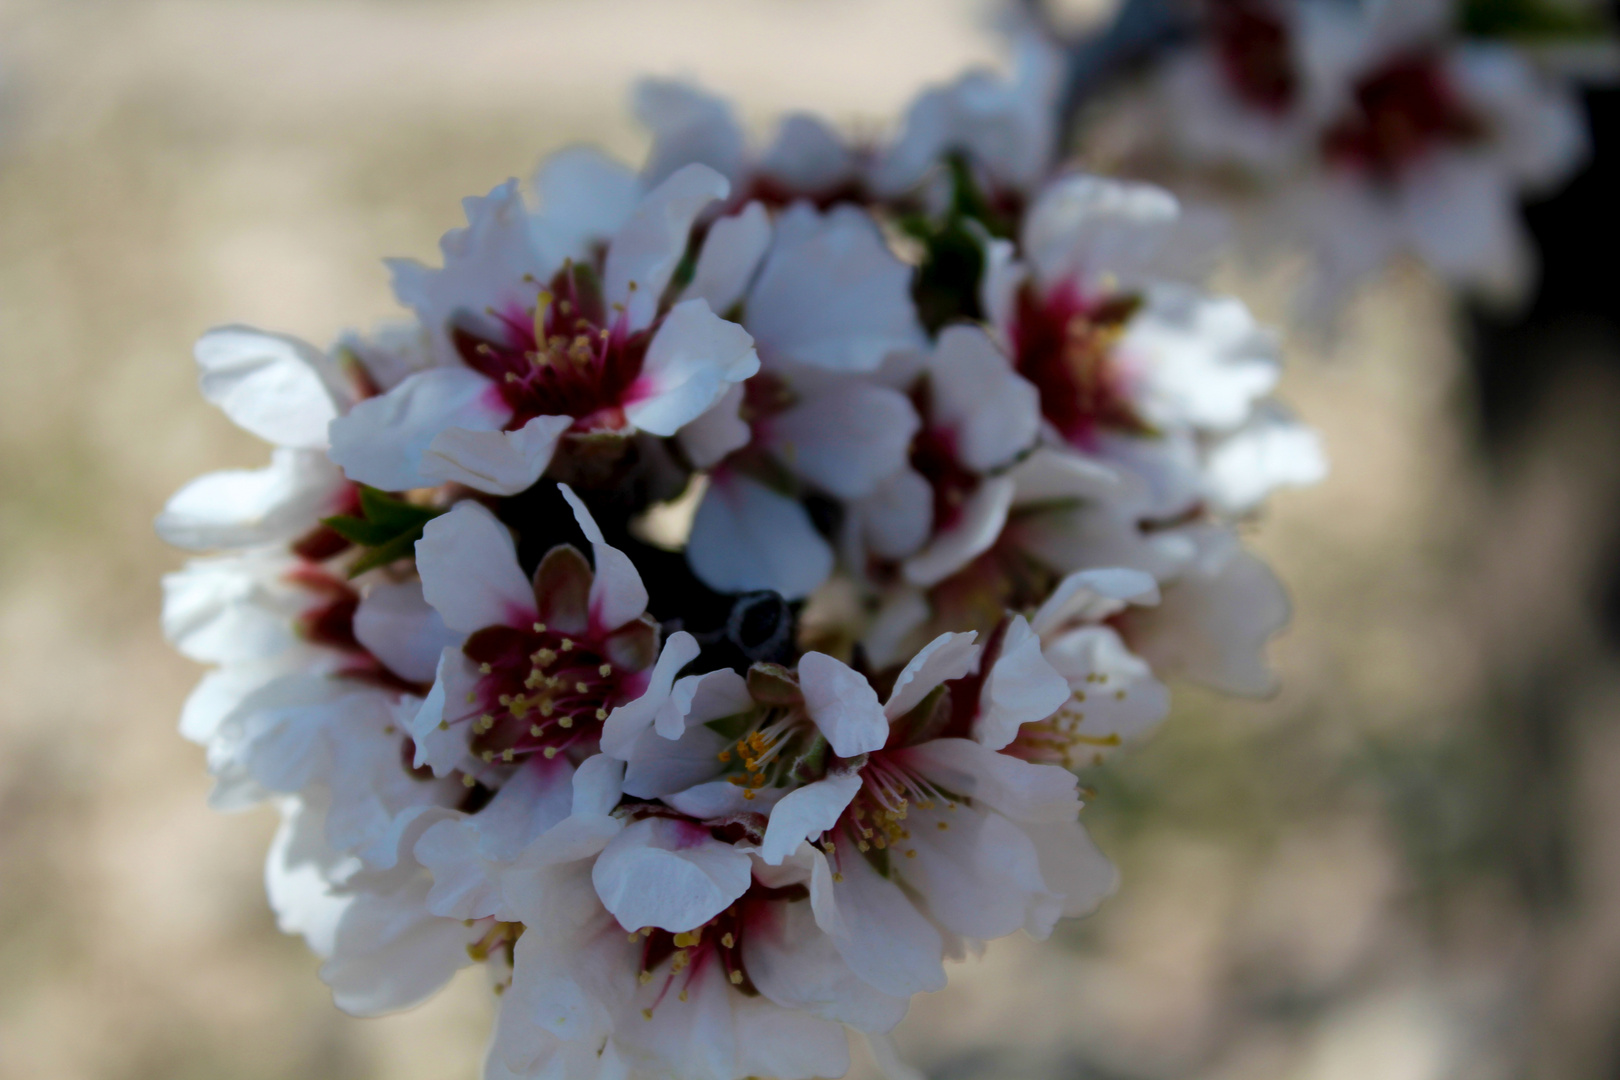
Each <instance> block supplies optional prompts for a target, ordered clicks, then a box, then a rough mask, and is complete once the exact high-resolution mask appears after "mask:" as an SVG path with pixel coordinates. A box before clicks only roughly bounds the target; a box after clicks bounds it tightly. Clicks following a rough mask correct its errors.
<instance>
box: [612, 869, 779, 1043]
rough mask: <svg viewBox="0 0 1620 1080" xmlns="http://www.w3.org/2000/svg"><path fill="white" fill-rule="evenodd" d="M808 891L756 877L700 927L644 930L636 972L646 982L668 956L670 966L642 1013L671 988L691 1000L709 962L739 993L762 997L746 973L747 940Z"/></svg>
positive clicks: (647, 1014) (654, 1007)
mask: <svg viewBox="0 0 1620 1080" xmlns="http://www.w3.org/2000/svg"><path fill="white" fill-rule="evenodd" d="M809 895H810V891H809V890H808V889H806V888H805V887H804V886H803V885H788V886H784V887H782V888H770V887H768V886H766V885H763V884H761V883H760V882H758V881H754V882H751V883H750V884H749V886H748V891H747V892H745V893H744V894H743V895H742V896H741V897H739V898H738V899H737V902H736V903H734V904H732V905H731V906H730V907H728V908H727V909H726V910H724V911H722V912H721V913H720V914H719V915H716V916H715V917H714V918H712V919H710V920H709V921H708V922H706V923H704V924H703V925H702V926H700V927H698V928H697V929H696V930H689V931H686V932H685V933H681V934H672V933H670V932H669V931H668V930H659V929H657V928H655V927H648V928H646V929H644V930H642V931H641V932H640V935H639V936H640V938H641V965H640V967H641V971H640V974H639V976H638V978H639V979H640V981H641V982H642V984H643V985H645V984H648V983H651V982H652V981H653V980H654V979H655V978H657V975H656V974H655V972H657V971H658V970H659V969H660V968H661V967H662V966H663V965H664V963H665V962H666V961H668V964H669V967H668V969H667V970H666V971H665V972H664V973H663V978H664V982H663V986H662V987H661V988H660V990H659V993H658V997H657V1000H656V1001H654V1003H653V1005H652V1006H651V1007H650V1008H648V1009H646V1010H644V1011H643V1013H642V1015H643V1016H646V1017H647V1018H648V1019H651V1017H652V1010H653V1009H656V1008H657V1007H658V1005H659V1004H661V1003H662V1002H663V1000H664V998H665V997H666V996H668V994H669V993H670V992H671V991H674V992H675V994H676V996H677V997H679V999H680V1000H681V1001H685V1000H686V999H687V988H688V987H689V986H690V985H691V982H692V980H693V979H694V978H697V977H698V976H699V975H701V974H702V973H703V972H704V971H705V970H707V969H708V967H709V965H711V964H719V965H720V969H721V971H723V972H724V973H725V976H726V981H727V982H729V983H730V984H731V985H732V986H734V987H736V988H737V990H738V991H739V992H740V993H743V994H746V995H747V996H749V997H757V996H759V990H758V989H757V988H756V987H755V986H754V983H753V980H752V979H750V978H749V977H748V969H747V968H746V967H745V966H744V964H743V940H744V938H745V937H746V936H747V935H748V933H749V932H750V931H752V932H761V931H765V930H767V929H768V928H769V927H770V926H773V925H774V922H775V920H776V919H778V918H779V917H780V913H781V905H782V904H784V903H796V902H798V901H801V900H805V899H808V898H809Z"/></svg>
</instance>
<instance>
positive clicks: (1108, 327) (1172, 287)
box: [984, 175, 1325, 518]
mask: <svg viewBox="0 0 1620 1080" xmlns="http://www.w3.org/2000/svg"><path fill="white" fill-rule="evenodd" d="M1202 247H1203V241H1202V238H1201V237H1200V235H1199V230H1198V229H1197V227H1196V226H1190V225H1189V223H1188V222H1187V220H1186V219H1185V218H1184V217H1183V215H1182V214H1181V211H1180V208H1179V206H1178V204H1177V203H1176V201H1175V199H1174V198H1173V197H1171V196H1170V195H1169V194H1168V193H1167V192H1164V191H1162V190H1160V189H1158V188H1153V187H1149V186H1146V185H1134V184H1123V183H1119V182H1116V181H1110V180H1103V179H1100V178H1097V177H1091V176H1084V175H1077V176H1070V177H1066V178H1063V179H1061V180H1059V181H1057V182H1055V183H1053V184H1052V185H1051V186H1049V187H1048V188H1047V189H1046V190H1045V191H1043V192H1042V193H1041V195H1040V197H1039V199H1038V200H1037V201H1036V203H1035V205H1034V206H1033V207H1032V208H1031V209H1030V212H1029V216H1028V218H1027V219H1026V221H1025V223H1024V227H1023V232H1022V237H1021V248H1022V251H1023V253H1024V256H1025V259H1026V260H1027V262H1025V263H1022V264H1020V263H1017V262H1015V261H1013V260H1012V258H1011V248H1010V245H1005V244H1003V243H1000V242H997V243H996V244H994V245H993V246H992V251H991V268H990V271H989V272H988V273H987V274H986V277H985V282H984V306H985V309H986V310H987V311H988V312H990V313H991V318H992V320H993V322H994V323H995V325H996V326H997V328H998V329H999V331H1000V333H1001V334H1002V335H1003V339H1004V341H1005V342H1006V345H1007V347H1008V348H1009V349H1010V350H1011V354H1012V356H1013V360H1014V364H1015V366H1016V368H1017V370H1018V372H1019V373H1020V374H1021V375H1023V376H1024V377H1025V378H1027V379H1028V380H1029V381H1030V382H1032V383H1034V385H1035V386H1036V387H1037V389H1038V390H1039V391H1040V401H1041V409H1042V413H1043V418H1044V423H1045V425H1046V427H1047V430H1048V431H1049V432H1050V435H1051V437H1052V438H1053V439H1054V440H1056V441H1061V442H1064V443H1067V444H1069V445H1071V446H1073V447H1075V448H1076V449H1079V450H1081V451H1082V452H1084V453H1087V454H1090V455H1094V456H1097V457H1099V458H1100V459H1102V460H1104V461H1106V462H1108V463H1109V464H1111V465H1114V466H1116V467H1122V468H1123V469H1124V470H1125V471H1127V472H1129V473H1132V474H1134V475H1135V476H1136V477H1137V478H1138V479H1139V480H1140V481H1141V482H1142V485H1143V491H1144V492H1145V495H1146V505H1145V506H1144V508H1143V514H1144V516H1147V517H1153V518H1173V517H1176V516H1177V515H1180V514H1182V513H1185V512H1187V511H1188V509H1189V508H1192V507H1196V506H1199V505H1200V504H1206V503H1209V502H1217V503H1219V504H1220V505H1221V507H1222V508H1223V509H1228V508H1229V509H1232V510H1235V511H1244V510H1248V509H1250V508H1252V507H1253V506H1254V505H1256V504H1257V503H1258V501H1259V500H1260V499H1261V498H1263V497H1264V495H1265V494H1266V493H1268V492H1269V490H1270V488H1271V486H1272V485H1274V484H1278V483H1309V482H1314V481H1315V480H1317V479H1320V477H1321V474H1322V472H1323V471H1324V469H1325V466H1324V464H1323V461H1322V456H1321V452H1320V450H1319V449H1318V448H1317V446H1316V443H1315V440H1314V438H1313V437H1312V436H1311V434H1310V433H1309V432H1308V431H1306V430H1304V429H1300V428H1297V426H1292V425H1290V424H1289V421H1287V420H1286V419H1285V418H1284V414H1281V413H1280V412H1279V411H1278V410H1276V409H1275V408H1273V407H1271V406H1270V403H1269V401H1268V400H1267V395H1269V393H1270V392H1271V390H1272V389H1273V388H1274V387H1275V385H1276V382H1277V377H1278V374H1279V371H1280V363H1279V360H1278V357H1277V346H1276V342H1275V339H1274V338H1273V336H1272V335H1271V334H1270V333H1268V332H1267V331H1265V330H1264V329H1262V328H1261V327H1260V326H1259V325H1258V324H1256V323H1255V321H1254V319H1253V317H1252V316H1251V315H1250V314H1249V312H1248V310H1247V309H1246V308H1245V307H1244V306H1243V305H1242V304H1241V303H1240V302H1239V301H1237V300H1235V299H1232V298H1228V297H1216V296H1210V295H1207V294H1205V293H1203V292H1201V291H1199V290H1197V289H1196V288H1194V287H1193V286H1191V285H1189V284H1186V283H1184V282H1182V281H1178V280H1175V275H1177V274H1179V273H1182V272H1185V271H1186V269H1187V268H1188V267H1191V268H1192V270H1193V272H1194V273H1196V272H1197V269H1198V267H1199V264H1200V259H1199V255H1198V252H1199V251H1200V250H1201V249H1202ZM1189 252H1191V254H1190V255H1189V254H1188V253H1189ZM1177 263H1181V264H1183V265H1182V266H1181V267H1180V268H1179V269H1177V268H1176V264H1177ZM1262 416H1263V418H1264V419H1263V423H1264V424H1265V425H1266V426H1267V432H1268V435H1270V436H1275V435H1277V433H1278V429H1279V427H1284V428H1289V430H1288V431H1287V433H1286V435H1284V436H1283V437H1280V438H1277V437H1271V438H1269V439H1268V441H1267V443H1266V447H1267V451H1268V453H1267V454H1266V455H1265V456H1264V460H1261V459H1259V457H1258V456H1257V455H1254V454H1250V455H1248V456H1245V455H1243V454H1227V455H1225V456H1224V457H1223V458H1221V472H1220V475H1219V478H1218V479H1213V478H1211V477H1210V476H1208V475H1206V468H1205V459H1206V458H1207V457H1212V456H1219V455H1220V453H1221V449H1222V446H1223V443H1224V442H1225V441H1226V440H1228V439H1246V438H1247V437H1248V436H1249V434H1250V432H1249V430H1248V425H1250V424H1251V422H1257V421H1260V419H1261V417H1262ZM1285 456H1286V458H1287V459H1288V460H1281V461H1280V460H1278V459H1280V458H1284V457H1285ZM1245 465H1248V466H1250V467H1252V468H1253V469H1254V470H1255V471H1254V472H1253V473H1249V474H1247V475H1245V474H1244V473H1243V469H1244V466H1245ZM1235 495H1240V496H1241V497H1240V498H1234V496H1235Z"/></svg>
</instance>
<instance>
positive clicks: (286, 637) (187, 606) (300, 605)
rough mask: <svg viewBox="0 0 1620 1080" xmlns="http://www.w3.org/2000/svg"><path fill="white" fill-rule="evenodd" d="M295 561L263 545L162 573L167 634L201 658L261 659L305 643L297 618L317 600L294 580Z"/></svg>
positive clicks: (185, 650) (189, 653) (216, 660)
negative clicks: (268, 549)
mask: <svg viewBox="0 0 1620 1080" xmlns="http://www.w3.org/2000/svg"><path fill="white" fill-rule="evenodd" d="M295 566H296V562H295V560H294V559H293V558H292V557H291V556H289V555H282V554H276V553H273V552H271V551H267V550H265V549H258V550H254V551H249V552H244V553H243V554H241V555H226V556H220V557H217V558H208V559H193V560H191V561H190V562H189V563H187V564H186V565H185V566H184V567H183V568H182V569H180V570H178V571H176V572H175V573H172V574H165V575H164V576H163V636H164V637H166V638H167V639H168V640H169V642H170V643H171V644H173V645H174V647H175V648H177V649H179V650H180V651H181V652H182V653H184V654H185V655H187V656H189V657H191V658H192V659H193V660H200V661H202V662H203V663H213V664H219V663H236V662H241V661H251V660H261V659H265V658H267V657H270V656H274V655H276V654H278V653H282V652H285V651H286V650H288V649H292V648H295V647H297V646H299V645H300V644H301V642H300V640H299V638H298V636H297V633H296V630H295V622H296V620H297V619H298V618H299V617H300V616H301V615H303V614H304V612H305V611H307V610H309V609H310V608H312V607H314V606H316V604H317V603H318V602H319V601H318V599H317V598H316V597H314V596H313V595H312V594H311V593H310V592H309V591H308V590H307V589H303V588H299V587H298V586H296V585H293V584H291V583H290V582H289V581H288V580H287V577H288V574H289V573H290V572H291V571H292V570H293V569H294V568H295Z"/></svg>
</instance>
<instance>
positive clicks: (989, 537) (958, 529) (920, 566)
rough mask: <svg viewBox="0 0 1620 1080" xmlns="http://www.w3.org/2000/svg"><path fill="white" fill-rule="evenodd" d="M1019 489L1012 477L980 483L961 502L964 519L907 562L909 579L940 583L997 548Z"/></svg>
mask: <svg viewBox="0 0 1620 1080" xmlns="http://www.w3.org/2000/svg"><path fill="white" fill-rule="evenodd" d="M1017 490H1018V488H1017V482H1016V481H1015V480H1014V479H1013V478H1012V477H1010V476H998V477H995V478H994V479H991V480H986V481H985V482H984V483H982V484H980V485H979V486H978V488H977V489H976V490H975V491H974V492H973V494H972V495H969V496H968V498H967V501H966V502H965V503H963V504H962V511H961V518H960V519H959V520H958V521H957V522H956V523H955V524H953V525H952V526H951V527H950V528H949V529H946V530H944V531H943V532H940V533H939V534H937V535H936V536H935V537H934V539H933V540H932V541H931V542H930V543H929V545H928V546H927V547H925V548H923V549H922V550H921V551H919V552H918V553H917V554H915V555H913V556H912V557H911V558H909V559H907V560H906V561H905V564H904V567H903V570H904V572H905V575H906V580H907V581H909V582H911V584H913V585H921V586H924V587H927V586H931V585H938V584H939V583H940V582H941V581H944V580H945V579H946V578H948V577H950V576H951V575H952V574H954V573H956V572H957V571H958V570H960V569H962V567H964V566H966V565H967V564H968V563H970V562H972V561H973V560H974V559H976V558H978V557H979V556H980V555H983V554H984V553H985V552H986V551H989V550H990V549H991V548H992V547H994V546H995V543H996V540H997V539H998V538H1000V536H1001V530H1002V528H1003V527H1005V526H1006V524H1007V513H1008V511H1010V510H1011V509H1012V504H1013V498H1014V496H1015V495H1016V494H1017ZM936 527H937V524H936Z"/></svg>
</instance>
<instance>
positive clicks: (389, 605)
mask: <svg viewBox="0 0 1620 1080" xmlns="http://www.w3.org/2000/svg"><path fill="white" fill-rule="evenodd" d="M354 636H355V638H356V639H358V640H359V642H360V644H362V645H364V646H365V647H366V649H367V650H368V651H369V652H370V653H371V655H373V656H375V657H376V658H377V659H379V660H381V661H382V662H383V663H384V664H385V665H386V666H387V667H388V670H390V671H392V672H393V673H394V674H396V675H398V676H400V677H401V678H404V679H408V680H409V681H411V682H421V683H425V682H432V681H433V678H434V673H435V671H436V670H437V669H438V666H439V654H440V653H441V652H443V651H444V650H445V649H448V648H453V647H456V646H458V645H460V643H461V635H460V634H457V633H453V632H452V631H451V630H450V629H449V627H447V626H445V625H444V620H443V619H442V618H440V617H439V613H438V612H437V611H435V610H434V609H433V608H432V607H430V606H429V605H428V602H427V600H426V599H425V598H424V597H423V596H422V583H421V582H420V581H401V582H398V583H394V582H386V581H384V582H379V583H378V584H376V585H373V586H372V587H371V589H370V590H369V591H368V592H367V593H366V597H365V599H364V600H362V601H360V607H359V608H358V609H357V610H356V611H355V613H354Z"/></svg>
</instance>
